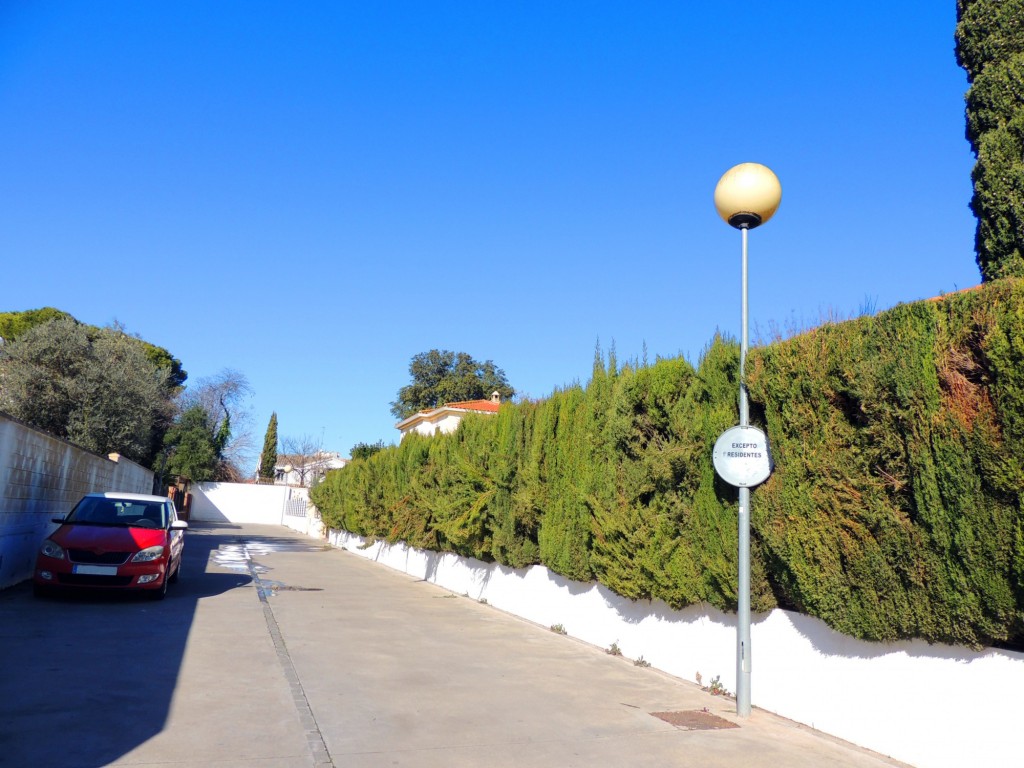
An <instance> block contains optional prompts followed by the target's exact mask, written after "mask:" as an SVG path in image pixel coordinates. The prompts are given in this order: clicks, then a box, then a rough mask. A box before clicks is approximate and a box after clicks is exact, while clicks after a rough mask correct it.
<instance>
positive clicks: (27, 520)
mask: <svg viewBox="0 0 1024 768" xmlns="http://www.w3.org/2000/svg"><path fill="white" fill-rule="evenodd" d="M113 455H115V456H116V454H113ZM103 491H122V492H125V493H152V491H153V473H152V471H150V470H148V469H146V468H144V467H142V466H140V465H138V464H136V463H135V462H133V461H129V460H128V459H126V458H124V457H118V458H117V459H116V460H114V459H111V458H109V457H107V456H98V455H96V454H94V453H90V452H89V451H86V450H83V449H82V448H79V447H78V446H75V445H72V444H71V443H68V442H65V441H64V440H59V439H58V438H55V437H52V436H50V435H48V434H46V433H45V432H40V431H39V430H37V429H33V428H32V427H29V426H26V425H25V424H22V423H21V422H18V421H15V420H14V419H12V418H10V417H9V416H7V415H6V414H3V413H0V588H4V587H9V586H11V585H12V584H17V583H18V582H20V581H24V580H25V579H28V578H30V577H31V576H32V569H33V568H34V566H35V556H36V550H38V549H39V545H40V543H42V541H43V539H44V538H46V536H47V535H48V534H49V533H50V532H51V531H53V530H54V529H55V528H56V527H57V526H56V524H55V523H52V522H51V518H53V517H63V516H64V515H65V514H67V513H68V511H69V510H70V509H71V507H72V506H74V504H75V502H77V501H78V500H79V499H80V498H81V497H82V496H84V495H85V494H87V493H96V492H103Z"/></svg>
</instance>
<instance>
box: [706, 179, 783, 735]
mask: <svg viewBox="0 0 1024 768" xmlns="http://www.w3.org/2000/svg"><path fill="white" fill-rule="evenodd" d="M781 200H782V185H781V184H779V179H778V177H777V176H776V175H775V174H774V173H772V171H771V170H770V169H768V168H766V167H765V166H763V165H760V164H759V163H741V164H739V165H736V166H733V167H732V168H730V169H729V170H728V171H726V172H725V173H724V174H723V175H722V178H721V179H719V180H718V186H716V187H715V208H717V209H718V214H719V216H721V217H722V218H723V219H725V221H726V222H727V223H728V224H729V225H730V226H733V227H736V228H737V229H738V230H740V233H741V235H742V256H741V269H740V327H741V335H740V377H739V378H740V425H739V427H738V429H739V430H741V431H747V430H748V429H749V428H750V409H749V404H748V400H747V382H746V378H745V375H746V374H745V368H746V361H747V326H748V322H747V233H748V231H749V230H751V229H753V228H754V227H759V226H760V225H762V224H764V223H765V222H766V221H768V219H770V218H771V217H772V216H773V215H774V214H775V211H776V210H777V209H778V207H779V203H780V202H781ZM730 432H732V430H730V431H729V432H727V433H726V435H729V433H730ZM751 433H757V434H758V435H760V439H759V440H756V439H755V440H752V441H751V442H748V441H746V440H740V441H739V442H736V439H735V438H731V442H730V440H726V442H728V443H729V445H731V447H732V448H734V449H735V448H737V446H740V448H739V449H738V450H733V451H731V452H730V451H727V450H726V451H725V452H724V455H725V456H728V457H730V459H729V461H733V462H734V463H735V461H739V462H740V463H745V462H748V457H749V460H750V461H753V462H755V463H756V464H758V467H760V465H761V464H762V463H763V465H764V466H765V467H767V471H765V472H761V471H760V469H758V471H751V472H750V473H749V474H747V475H744V472H743V471H740V472H739V473H738V474H739V476H740V478H741V479H739V480H734V479H730V477H727V476H724V475H723V476H724V479H726V481H727V482H731V483H732V484H733V485H738V486H739V497H740V498H739V557H738V560H739V583H738V585H737V590H736V592H737V595H736V597H737V608H736V714H737V715H739V716H740V717H749V715H750V486H751V485H757V484H758V483H760V482H763V481H764V480H765V479H767V477H768V472H770V471H771V468H770V458H769V456H768V444H767V439H766V438H765V437H764V434H763V433H761V432H760V431H759V430H751ZM726 435H723V439H724V438H726ZM719 442H720V443H721V442H722V439H720V441H719ZM761 445H763V450H747V448H749V447H754V448H760V446H761ZM722 453H723V451H722V450H720V448H719V446H718V445H717V444H716V447H715V459H716V469H719V474H720V475H721V474H723V473H722V470H721V468H720V467H719V465H718V459H719V455H720V454H722ZM762 454H763V456H762ZM762 460H763V461H762ZM741 469H742V470H747V469H748V467H746V466H743V467H741ZM732 471H733V472H735V467H733V468H732ZM726 474H729V473H728V472H727V473H726ZM762 474H763V476H761V475H762ZM732 477H736V475H735V474H733V475H732Z"/></svg>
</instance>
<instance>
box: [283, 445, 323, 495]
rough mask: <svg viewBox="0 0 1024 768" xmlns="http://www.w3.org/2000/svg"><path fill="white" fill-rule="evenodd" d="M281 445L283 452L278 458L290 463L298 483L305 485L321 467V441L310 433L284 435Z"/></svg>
mask: <svg viewBox="0 0 1024 768" xmlns="http://www.w3.org/2000/svg"><path fill="white" fill-rule="evenodd" d="M281 447H282V448H283V453H282V455H281V456H279V457H278V460H279V461H283V462H285V463H286V464H291V467H292V472H295V473H296V474H297V475H298V476H299V485H307V480H312V479H313V477H314V473H315V472H316V470H318V469H320V468H321V463H322V458H323V452H324V450H323V443H322V442H321V441H320V439H319V438H316V437H313V436H312V435H302V436H301V437H286V438H285V439H284V440H283V441H282V443H281Z"/></svg>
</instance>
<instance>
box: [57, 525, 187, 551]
mask: <svg viewBox="0 0 1024 768" xmlns="http://www.w3.org/2000/svg"><path fill="white" fill-rule="evenodd" d="M166 536H167V532H166V531H164V530H161V529H155V530H154V529H152V528H121V527H114V526H107V525H62V526H61V527H60V528H58V529H57V531H56V532H55V533H54V534H53V535H52V536H50V538H51V539H53V540H54V541H55V542H57V543H58V544H59V545H60V546H62V547H64V548H65V549H89V550H93V551H95V550H97V549H102V550H104V551H106V552H131V551H134V550H136V549H145V548H146V547H155V546H157V545H160V544H166V543H167V539H166Z"/></svg>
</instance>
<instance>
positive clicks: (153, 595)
mask: <svg viewBox="0 0 1024 768" xmlns="http://www.w3.org/2000/svg"><path fill="white" fill-rule="evenodd" d="M169 581H170V579H169V578H168V577H167V576H166V575H165V576H164V580H163V583H161V584H160V588H159V589H154V590H151V591H149V592H147V593H146V597H148V598H149V599H150V600H163V599H164V598H165V597H167V582H169Z"/></svg>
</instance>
